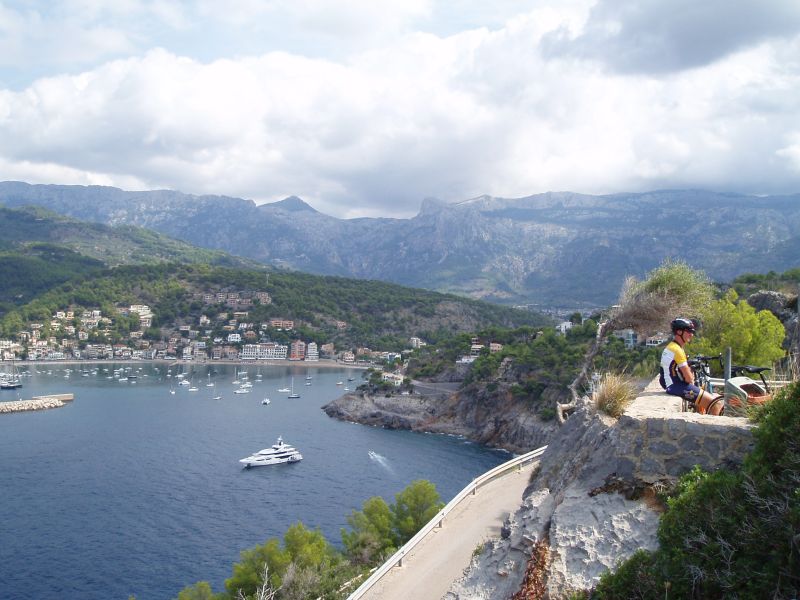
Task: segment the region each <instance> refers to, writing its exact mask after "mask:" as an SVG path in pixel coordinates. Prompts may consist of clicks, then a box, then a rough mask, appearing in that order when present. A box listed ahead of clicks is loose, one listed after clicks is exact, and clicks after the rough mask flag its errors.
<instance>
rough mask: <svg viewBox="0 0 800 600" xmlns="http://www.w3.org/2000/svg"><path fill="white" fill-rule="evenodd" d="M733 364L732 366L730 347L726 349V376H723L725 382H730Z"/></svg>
mask: <svg viewBox="0 0 800 600" xmlns="http://www.w3.org/2000/svg"><path fill="white" fill-rule="evenodd" d="M731 364H732V361H731V348H730V346H728V347H727V348H725V363H724V368H725V374H724V375H723V377H724V378H725V381H728V379H730V378H731Z"/></svg>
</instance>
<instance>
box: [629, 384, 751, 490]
mask: <svg viewBox="0 0 800 600" xmlns="http://www.w3.org/2000/svg"><path fill="white" fill-rule="evenodd" d="M680 404H681V403H680V399H679V398H677V397H675V396H670V395H668V394H666V393H665V392H663V391H662V390H661V387H660V386H659V385H658V382H657V381H653V382H652V383H651V384H650V385H648V386H647V388H645V390H644V391H643V392H642V393H641V394H640V395H639V397H638V398H637V399H636V400H635V401H634V402H633V404H631V406H629V407H628V409H627V410H626V411H625V414H623V415H622V416H621V417H620V418H619V421H618V422H617V424H616V427H617V429H618V430H619V438H620V443H619V444H618V445H617V452H618V455H617V461H616V463H617V464H616V472H617V475H618V476H620V477H622V478H628V479H630V478H632V479H637V480H641V481H645V482H652V481H656V480H659V479H664V478H665V477H668V478H674V477H678V476H680V475H682V474H683V473H685V472H687V471H689V470H690V469H691V468H692V467H693V466H694V465H700V466H701V467H703V468H704V469H706V470H713V469H718V468H720V467H724V466H727V467H730V466H734V465H738V464H740V463H741V462H742V459H743V458H744V456H745V454H747V453H748V452H749V451H750V450H751V449H752V444H753V436H752V433H751V429H752V425H751V424H750V423H749V422H748V421H747V419H745V418H742V417H723V418H720V417H713V416H709V415H698V414H695V413H688V412H686V413H685V412H681V406H680Z"/></svg>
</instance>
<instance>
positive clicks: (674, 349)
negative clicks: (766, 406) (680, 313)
mask: <svg viewBox="0 0 800 600" xmlns="http://www.w3.org/2000/svg"><path fill="white" fill-rule="evenodd" d="M670 326H671V327H672V341H671V342H670V343H669V344H667V347H666V348H664V352H662V353H661V369H660V371H661V372H660V375H659V378H658V380H659V382H660V383H661V387H663V388H664V389H665V390H666V391H667V393H668V394H672V395H673V396H680V397H681V398H683V399H684V400H687V401H688V402H690V403H692V405H693V406H694V409H695V410H696V411H697V412H699V413H701V414H709V415H717V416H718V415H721V414H722V412H723V410H724V409H725V404H724V402H723V399H722V396H719V395H716V394H712V393H711V392H707V391H705V390H703V389H700V388H699V387H697V386H696V385H695V383H694V373H692V370H691V369H690V368H689V362H688V361H687V359H686V351H685V350H684V349H683V347H684V346H685V345H686V344H687V343H688V342H690V341H692V338H693V337H694V334H695V332H696V331H697V322H696V321H694V320H692V319H685V318H683V317H678V318H677V319H675V320H673V321H672V323H670Z"/></svg>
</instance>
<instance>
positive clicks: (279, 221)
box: [0, 182, 800, 306]
mask: <svg viewBox="0 0 800 600" xmlns="http://www.w3.org/2000/svg"><path fill="white" fill-rule="evenodd" d="M0 203H4V204H6V205H7V206H19V205H22V204H38V205H42V206H45V207H46V208H48V209H50V210H53V211H56V212H60V213H62V214H67V215H69V216H73V217H76V218H80V219H84V220H89V221H95V222H101V223H105V224H111V225H118V224H132V225H137V226H140V227H146V228H150V229H155V230H156V231H159V232H161V233H164V234H166V235H169V236H171V237H175V238H178V239H181V240H184V241H187V242H190V243H192V244H195V245H198V246H201V247H206V248H213V249H219V250H225V251H226V252H229V253H232V254H236V255H239V256H244V257H247V258H250V259H253V260H257V261H259V262H262V263H265V264H268V265H272V266H274V267H278V268H290V269H295V270H300V271H306V272H309V273H315V274H320V275H336V276H344V277H356V278H360V279H378V280H383V281H390V282H394V283H399V284H401V285H408V286H412V287H423V288H427V289H432V290H436V291H441V292H450V293H457V294H459V295H464V296H468V297H472V298H480V299H486V300H492V301H497V302H501V303H517V304H521V303H539V304H549V305H562V306H564V305H567V306H580V305H586V306H603V305H607V304H610V303H613V302H614V301H615V300H616V295H617V293H618V290H619V289H620V287H621V284H622V282H623V281H624V279H625V278H626V277H627V276H630V275H634V276H639V277H641V276H643V275H644V274H645V273H646V272H648V271H649V270H651V269H653V268H655V267H656V266H658V264H660V263H661V262H663V260H664V259H666V258H673V259H679V260H685V261H686V262H688V263H689V264H690V265H692V266H693V267H695V268H698V269H702V270H704V271H705V272H706V273H708V275H709V276H710V277H711V278H712V279H716V280H729V279H732V278H734V277H735V276H737V275H739V274H741V273H744V272H767V271H771V270H775V271H782V270H786V269H788V268H792V267H794V266H797V258H796V257H797V256H800V195H798V194H789V195H781V196H747V195H743V194H736V193H730V192H709V191H705V190H656V191H650V192H639V193H617V194H609V195H600V196H597V195H589V194H578V193H573V192H546V193H543V194H533V195H530V196H525V197H522V198H499V197H493V196H489V195H482V196H478V197H475V198H472V199H469V200H465V201H462V202H457V203H451V204H448V203H444V202H442V201H439V200H436V199H434V198H427V199H425V201H424V202H423V204H422V206H421V209H420V211H419V213H418V214H417V215H415V216H414V217H411V218H408V219H396V218H369V217H363V218H358V219H338V218H336V217H332V216H329V215H325V214H323V213H321V212H318V211H316V210H315V209H314V208H313V207H311V206H310V205H308V204H307V203H306V202H304V201H303V200H301V199H299V198H297V197H293V196H290V197H288V198H286V199H284V200H282V201H280V202H275V203H269V204H261V205H256V204H255V202H253V201H252V200H245V199H241V198H233V197H230V196H193V195H187V194H182V193H180V192H173V191H169V190H157V191H150V192H126V191H124V190H119V189H117V188H106V187H99V186H94V187H91V188H87V187H83V186H52V185H30V184H24V183H21V182H0Z"/></svg>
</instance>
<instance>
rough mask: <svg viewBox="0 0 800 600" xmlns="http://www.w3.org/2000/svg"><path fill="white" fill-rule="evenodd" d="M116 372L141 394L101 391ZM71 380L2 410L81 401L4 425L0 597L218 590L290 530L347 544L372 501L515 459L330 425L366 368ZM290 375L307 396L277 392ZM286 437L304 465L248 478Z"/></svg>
mask: <svg viewBox="0 0 800 600" xmlns="http://www.w3.org/2000/svg"><path fill="white" fill-rule="evenodd" d="M119 366H127V367H131V366H132V368H133V371H131V372H132V373H137V374H138V375H139V377H138V379H137V380H136V383H131V382H130V381H129V382H121V381H117V380H115V379H107V377H108V376H110V375H112V372H113V369H114V368H115V367H119ZM66 368H72V369H73V371H72V373H71V374H70V376H69V377H68V378H66V377H64V374H65V373H64V369H65V365H46V366H45V365H40V366H32V367H29V368H28V370H29V372H30V373H31V374H32V376H31V377H28V378H24V379H23V382H24V387H23V388H22V389H21V390H16V391H12V390H2V391H0V401H2V400H14V399H16V398H17V392H19V393H20V395H21V397H22V398H23V399H24V398H30V397H32V396H34V395H40V394H46V393H58V392H72V393H74V394H75V401H74V402H72V403H71V404H69V405H67V406H66V407H64V408H60V409H53V410H48V411H42V412H29V413H18V414H12V415H0V503H2V514H3V517H2V519H0V597H2V598H37V599H48V598H60V599H71V598H75V599H81V600H91V599H95V598H96V599H103V600H107V599H109V598H112V599H114V598H119V599H122V600H126V599H127V598H128V596H129V595H131V594H135V595H136V597H137V600H150V599H162V598H174V597H176V596H177V594H178V592H179V591H180V590H181V589H182V588H183V587H184V586H186V585H191V584H193V583H195V582H197V581H201V580H205V581H209V582H210V583H211V586H212V588H213V589H214V590H215V591H222V590H223V589H224V580H225V578H226V577H230V575H231V566H232V565H233V563H234V562H236V561H238V559H239V552H240V551H241V550H244V549H247V548H251V547H253V546H254V545H256V544H261V543H264V542H265V541H266V540H267V539H268V538H270V537H281V536H282V535H283V533H284V532H285V530H286V528H287V527H288V526H289V525H291V524H292V523H295V522H297V521H302V522H303V523H304V524H305V525H306V526H308V527H312V528H313V527H319V528H320V529H321V531H322V532H323V533H324V534H325V536H326V537H327V539H328V540H329V541H330V542H332V543H335V544H337V545H339V544H340V528H342V527H345V526H346V517H347V515H348V514H349V513H350V511H351V510H352V509H360V508H361V505H362V503H363V501H364V500H366V499H367V498H369V497H370V496H383V497H384V498H385V499H386V500H387V501H388V502H393V501H394V494H396V493H397V492H399V491H401V490H402V489H403V488H404V487H405V486H406V485H408V483H410V482H411V481H413V480H414V479H420V478H423V479H428V480H430V481H433V482H434V483H435V484H436V487H437V489H438V490H439V493H440V494H441V496H442V498H443V500H445V501H447V500H449V499H450V498H452V497H453V496H454V495H455V494H456V493H458V491H459V490H461V488H463V487H464V486H465V485H466V484H467V483H469V482H470V481H471V480H472V479H473V478H474V477H475V476H476V475H478V474H480V473H482V472H484V471H486V470H488V469H490V468H492V467H493V466H495V465H497V464H499V463H501V462H503V461H504V460H507V459H508V455H507V454H505V453H503V452H498V451H493V450H489V449H485V448H481V447H479V446H476V445H474V444H469V443H465V442H464V441H463V440H461V439H458V438H453V437H447V436H436V435H426V434H417V433H410V432H402V431H387V430H382V429H376V428H372V427H365V426H361V425H355V424H350V423H342V422H339V421H336V420H333V419H330V418H328V417H327V416H326V415H325V413H324V412H323V411H322V410H320V407H321V406H322V405H323V404H325V403H326V402H329V401H330V400H332V399H334V398H336V397H338V396H339V395H340V394H342V393H343V391H342V386H337V385H336V382H337V381H344V382H345V384H346V385H350V386H351V387H353V386H354V385H356V384H357V383H358V379H359V378H360V374H361V372H360V371H357V370H347V369H344V368H342V369H329V368H314V367H309V368H306V367H300V366H285V367H284V366H281V367H261V368H260V372H261V374H262V376H263V381H261V382H258V381H256V380H255V378H256V374H257V373H258V371H259V369H258V368H256V367H254V366H250V367H249V368H248V372H249V375H250V381H252V382H253V384H254V385H253V391H252V392H251V393H250V394H233V390H234V389H235V387H236V386H234V385H233V383H232V382H233V380H234V378H235V367H234V366H233V365H213V366H205V365H195V366H187V367H173V369H172V372H173V374H175V373H177V372H179V371H181V370H185V371H186V372H187V374H188V375H189V377H191V378H192V381H193V383H194V384H195V385H196V386H197V387H198V388H199V390H198V391H197V392H189V391H188V387H189V386H177V385H175V384H177V380H176V379H174V378H167V377H166V372H167V369H166V367H165V366H164V365H158V366H154V365H149V364H135V363H133V364H132V363H127V364H126V365H91V369H93V370H94V369H99V370H98V371H97V373H96V374H89V375H88V376H82V374H81V370H82V369H84V368H85V367H84V366H82V365H81V366H75V365H67V366H66ZM106 368H107V369H108V372H104V371H103V369H106ZM48 369H50V370H51V371H52V372H51V373H50V374H48V373H47V372H46V371H47V370H48ZM23 370H24V368H23ZM37 370H38V371H39V372H38V373H37ZM212 371H213V373H212ZM210 373H211V377H209V374H210ZM306 375H311V376H312V380H311V383H312V385H310V386H306V385H305V382H306V380H305V377H306ZM291 376H294V387H295V390H296V391H298V392H299V393H300V394H301V398H300V399H295V400H289V399H288V398H286V394H281V393H279V392H278V391H277V390H278V388H281V387H284V386H288V385H289V383H290V377H291ZM348 376H353V377H356V381H354V382H350V383H348V382H347V377H348ZM209 381H213V382H216V384H217V387H216V388H211V387H206V385H205V384H206V383H207V382H209ZM171 387H172V388H174V389H175V391H176V393H175V394H174V395H172V394H170V393H169V392H170V388H171ZM215 389H216V391H217V392H218V393H220V394H221V395H222V399H221V400H216V401H215V400H213V399H212V396H213V393H212V392H213V391H214V390H215ZM266 396H268V397H269V398H270V399H271V400H272V402H271V404H270V405H268V406H262V405H261V400H262V399H263V398H264V397H266ZM278 435H282V436H283V437H284V439H285V440H286V441H287V442H288V443H290V444H292V445H294V446H296V447H297V448H298V449H299V450H300V451H301V452H302V453H303V458H304V460H303V461H302V462H300V463H298V464H293V465H277V466H273V467H262V468H258V469H251V470H243V469H241V468H240V465H239V463H238V460H239V459H240V458H243V457H245V456H247V455H249V454H251V453H252V452H254V451H256V450H260V449H261V448H264V447H267V446H269V445H271V444H272V443H274V442H275V440H276V438H277V437H278ZM370 450H371V451H372V452H373V453H375V454H374V455H373V456H372V457H371V456H370V454H369V451H370Z"/></svg>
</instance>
